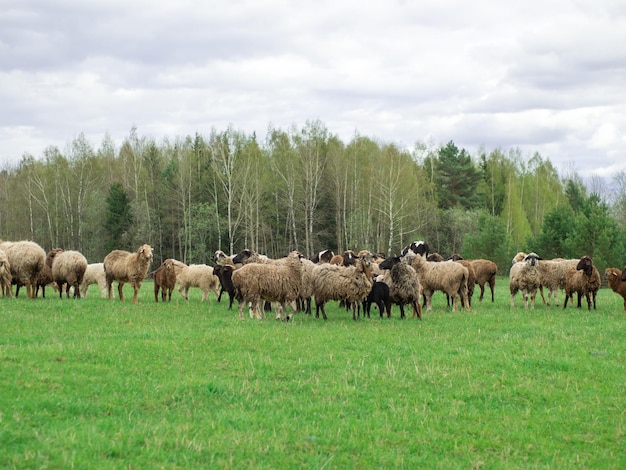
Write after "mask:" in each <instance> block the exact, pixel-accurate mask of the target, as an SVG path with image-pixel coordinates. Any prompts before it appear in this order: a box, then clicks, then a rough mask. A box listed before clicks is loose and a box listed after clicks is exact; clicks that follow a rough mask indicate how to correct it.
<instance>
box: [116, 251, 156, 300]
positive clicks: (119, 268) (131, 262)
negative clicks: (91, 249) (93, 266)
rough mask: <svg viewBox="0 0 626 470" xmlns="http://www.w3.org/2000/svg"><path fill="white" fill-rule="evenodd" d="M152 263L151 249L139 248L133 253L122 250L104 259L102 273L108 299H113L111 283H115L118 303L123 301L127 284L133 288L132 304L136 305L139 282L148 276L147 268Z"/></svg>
mask: <svg viewBox="0 0 626 470" xmlns="http://www.w3.org/2000/svg"><path fill="white" fill-rule="evenodd" d="M151 262H152V247H151V246H150V245H142V246H140V247H139V248H138V249H137V251H136V252H135V253H129V252H128V251H124V250H113V251H112V252H111V253H109V254H108V255H106V256H105V258H104V272H105V274H106V280H107V291H108V297H109V299H112V298H113V281H117V291H118V293H119V297H120V301H122V302H123V301H124V292H123V291H122V288H123V287H124V284H125V283H127V282H129V283H131V285H132V286H133V290H134V295H133V303H137V293H138V292H139V289H140V288H141V282H142V281H143V280H144V279H145V278H146V274H148V268H150V263H151Z"/></svg>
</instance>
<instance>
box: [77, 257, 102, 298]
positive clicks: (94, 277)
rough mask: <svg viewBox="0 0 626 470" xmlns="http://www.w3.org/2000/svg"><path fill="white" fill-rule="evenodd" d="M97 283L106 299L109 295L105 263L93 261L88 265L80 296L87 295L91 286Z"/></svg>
mask: <svg viewBox="0 0 626 470" xmlns="http://www.w3.org/2000/svg"><path fill="white" fill-rule="evenodd" d="M92 284H97V285H98V288H99V289H100V296H101V297H102V298H103V299H104V298H106V296H107V278H106V274H105V272H104V263H91V264H88V265H87V270H86V271H85V275H84V276H83V282H82V283H81V285H80V296H81V297H83V298H85V297H87V291H88V290H89V286H90V285H92Z"/></svg>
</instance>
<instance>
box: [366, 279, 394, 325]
mask: <svg viewBox="0 0 626 470" xmlns="http://www.w3.org/2000/svg"><path fill="white" fill-rule="evenodd" d="M372 304H376V306H377V307H378V313H379V314H380V318H383V316H384V315H385V312H386V313H387V318H390V317H391V299H390V297H389V286H388V285H387V284H385V283H384V282H383V281H377V280H376V278H375V279H374V283H373V284H372V290H370V293H369V294H367V297H366V298H365V300H364V301H363V317H365V315H367V318H370V311H371V309H372Z"/></svg>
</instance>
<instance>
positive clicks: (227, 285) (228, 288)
mask: <svg viewBox="0 0 626 470" xmlns="http://www.w3.org/2000/svg"><path fill="white" fill-rule="evenodd" d="M234 269H235V268H234V266H233V265H229V264H218V265H216V266H215V267H214V268H213V274H215V275H216V276H217V278H218V279H219V281H220V293H219V295H218V296H217V301H218V302H221V301H222V294H223V293H224V292H227V293H228V297H229V303H228V310H232V309H233V300H234V299H235V286H233V279H232V276H233V270H234Z"/></svg>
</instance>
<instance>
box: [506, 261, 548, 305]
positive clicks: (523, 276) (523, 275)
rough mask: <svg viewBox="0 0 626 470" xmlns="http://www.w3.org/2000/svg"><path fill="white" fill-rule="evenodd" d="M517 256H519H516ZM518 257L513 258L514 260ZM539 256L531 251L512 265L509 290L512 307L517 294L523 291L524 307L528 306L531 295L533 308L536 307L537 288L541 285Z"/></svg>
mask: <svg viewBox="0 0 626 470" xmlns="http://www.w3.org/2000/svg"><path fill="white" fill-rule="evenodd" d="M518 255H519V253H518ZM516 258H517V256H516ZM516 258H513V259H514V260H515V259H516ZM539 259H540V258H539V256H538V255H537V254H536V253H529V254H527V255H525V256H524V257H523V258H522V261H517V262H515V264H513V266H511V271H510V272H509V290H510V292H511V307H514V306H515V294H517V292H518V291H522V297H523V298H524V308H528V297H529V296H530V303H531V308H533V309H534V308H535V298H536V296H537V289H539V286H540V285H541V281H540V278H539V271H538V270H537V263H538V261H539Z"/></svg>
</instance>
